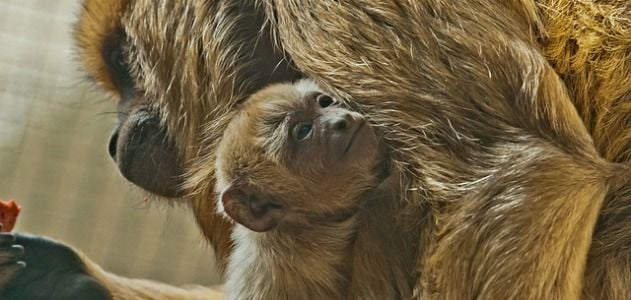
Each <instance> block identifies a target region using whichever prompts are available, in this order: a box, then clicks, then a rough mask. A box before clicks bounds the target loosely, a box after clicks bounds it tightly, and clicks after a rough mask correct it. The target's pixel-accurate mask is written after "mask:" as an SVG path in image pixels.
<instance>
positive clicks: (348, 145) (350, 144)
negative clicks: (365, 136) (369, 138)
mask: <svg viewBox="0 0 631 300" xmlns="http://www.w3.org/2000/svg"><path fill="white" fill-rule="evenodd" d="M358 123H359V124H358V125H357V127H356V128H355V131H353V133H352V134H351V137H350V138H349V139H348V142H347V143H346V147H345V148H344V152H343V155H346V153H348V151H349V150H350V149H351V147H353V143H354V142H355V140H356V138H357V136H358V135H359V134H360V133H361V130H362V129H363V128H364V126H365V125H366V120H361V121H359V122H358Z"/></svg>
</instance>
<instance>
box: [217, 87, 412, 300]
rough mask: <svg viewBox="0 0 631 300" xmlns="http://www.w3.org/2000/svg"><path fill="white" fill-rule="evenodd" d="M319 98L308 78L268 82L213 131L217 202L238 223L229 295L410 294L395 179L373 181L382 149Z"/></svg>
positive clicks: (351, 117) (355, 119)
mask: <svg viewBox="0 0 631 300" xmlns="http://www.w3.org/2000/svg"><path fill="white" fill-rule="evenodd" d="M326 97H328V96H326V95H324V94H322V91H321V89H320V88H318V87H317V86H315V85H314V84H313V83H311V82H310V81H307V80H302V81H299V82H298V83H296V84H293V85H292V84H280V85H273V86H271V87H269V88H266V89H264V90H262V91H260V92H258V93H256V94H254V95H253V96H252V97H250V98H249V99H248V100H247V102H246V104H245V105H244V107H242V108H241V109H240V111H239V113H238V114H237V115H236V116H235V117H234V118H233V120H232V121H231V122H230V124H229V125H228V128H227V129H226V131H225V133H224V136H223V137H222V139H221V143H220V144H219V148H218V150H217V167H216V172H217V178H218V183H217V192H218V193H219V195H220V196H219V198H220V199H221V201H220V202H219V205H220V209H221V210H222V211H225V212H226V214H227V215H228V216H230V217H231V218H232V219H234V220H235V222H237V223H239V224H240V225H238V226H237V227H236V228H235V232H234V233H233V238H234V240H235V249H234V251H233V254H232V255H231V257H230V264H229V266H228V270H227V282H226V293H227V296H228V298H229V299H250V300H253V299H408V298H410V296H411V291H412V289H411V284H412V282H411V280H410V279H411V277H410V276H409V274H411V272H412V266H413V265H414V263H413V262H414V259H413V256H412V255H411V254H412V252H414V251H413V249H414V248H415V247H414V246H412V245H408V244H407V243H406V240H407V239H406V236H407V235H406V234H404V232H403V230H402V228H400V227H398V226H397V225H398V223H397V222H396V214H397V212H398V209H396V208H395V207H397V206H398V205H397V204H398V201H393V199H392V195H394V194H390V193H389V192H390V191H391V189H392V188H393V187H392V186H393V185H394V184H393V183H391V182H388V181H386V182H387V183H382V184H381V186H378V183H380V182H382V180H383V178H384V176H385V175H386V174H381V173H382V172H383V167H380V166H382V162H383V161H384V160H385V154H380V152H379V150H380V147H381V145H380V143H379V141H378V140H377V138H376V135H375V133H374V130H373V129H372V127H371V126H370V125H369V124H367V123H366V120H365V118H364V117H363V116H361V115H360V114H358V113H356V112H351V111H349V110H348V109H346V108H343V107H341V105H340V104H339V103H335V102H333V101H329V100H330V99H331V98H326ZM322 99H325V100H322ZM321 103H323V104H321ZM340 124H342V125H343V126H338V125H340ZM305 125H306V126H307V127H302V126H305ZM305 128H309V131H308V132H309V133H308V134H307V133H304V134H303V137H302V138H298V137H297V136H296V135H297V132H298V130H300V129H305ZM303 132H307V131H303ZM340 154H341V155H340ZM272 204H273V206H272ZM253 205H254V208H252V206H253ZM241 225H243V226H241ZM270 225H271V226H272V227H270ZM251 229H252V230H255V231H258V232H255V231H252V230H251ZM314 245H316V247H317V249H314ZM406 254H408V255H406ZM252 270H256V272H252ZM376 274H380V275H379V276H375V275H376ZM375 279H376V280H375Z"/></svg>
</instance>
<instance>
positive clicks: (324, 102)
mask: <svg viewBox="0 0 631 300" xmlns="http://www.w3.org/2000/svg"><path fill="white" fill-rule="evenodd" d="M316 101H318V104H319V105H320V107H322V108H326V107H329V106H331V105H333V104H335V100H333V98H331V96H329V95H325V94H320V95H318V96H317V97H316Z"/></svg>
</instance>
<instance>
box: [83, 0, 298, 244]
mask: <svg viewBox="0 0 631 300" xmlns="http://www.w3.org/2000/svg"><path fill="white" fill-rule="evenodd" d="M251 2H253V1H237V0H229V1H217V0H208V1H189V0H186V1H182V0H163V1H153V0H151V1H150V0H147V1H144V0H136V1H127V0H86V1H85V2H84V6H83V10H82V12H81V15H80V19H79V21H78V23H77V26H76V41H77V45H78V50H79V56H80V59H81V62H82V64H83V65H84V67H85V68H86V69H87V71H88V74H89V75H90V77H91V78H93V79H94V81H95V82H96V83H97V84H98V85H99V86H101V87H102V88H104V89H105V90H106V91H107V92H108V93H109V94H110V95H111V96H112V98H114V99H115V101H116V102H117V105H118V113H119V114H118V115H119V117H118V120H119V122H118V125H117V126H116V128H114V131H113V134H112V136H111V139H110V141H109V145H108V150H109V153H110V155H111V156H112V158H113V159H114V161H115V162H116V164H117V165H118V167H119V169H120V171H121V174H122V175H123V176H124V177H125V178H127V179H128V180H129V181H131V182H133V183H134V184H136V185H138V186H139V187H141V188H143V189H144V190H146V191H148V192H150V193H152V194H156V195H159V196H164V197H167V198H178V197H182V198H184V199H190V200H191V204H192V206H193V210H194V212H195V214H196V216H197V220H198V223H199V224H200V226H201V227H202V230H203V231H204V233H205V234H206V235H207V237H208V238H209V239H210V240H211V241H212V242H213V244H214V246H215V247H219V249H218V250H220V251H219V254H220V255H222V254H223V253H222V252H223V250H225V247H224V246H223V245H222V244H225V243H227V235H226V233H227V231H228V230H227V228H228V224H226V223H224V221H223V220H222V219H221V218H219V217H215V216H213V210H214V205H213V204H212V203H214V202H213V201H214V199H203V198H202V197H195V195H191V194H193V191H194V190H195V189H196V188H199V187H198V185H200V184H202V185H208V186H210V187H212V186H213V185H214V183H213V182H208V181H209V180H210V181H212V180H213V179H212V178H211V179H208V177H205V178H203V179H201V178H195V176H194V175H192V174H194V173H195V172H194V171H195V169H198V168H200V165H202V166H201V167H203V163H204V162H203V161H202V159H201V157H205V159H206V160H208V159H212V156H213V153H214V148H215V144H216V142H217V141H216V139H217V138H219V137H220V136H221V134H222V133H223V128H224V126H225V125H226V124H227V120H228V119H229V117H230V113H231V111H232V107H233V105H234V104H236V103H238V102H239V101H242V100H243V99H245V98H246V97H247V96H248V95H250V94H251V93H252V92H254V91H256V90H258V89H260V88H261V87H263V86H265V85H267V84H269V83H272V82H279V81H286V80H291V79H294V78H296V77H297V73H296V72H295V71H292V70H291V67H290V63H289V62H287V61H286V60H284V58H283V55H282V54H281V53H280V52H279V51H276V50H275V49H274V47H273V45H272V43H271V38H270V36H269V35H268V33H267V32H266V30H262V28H263V27H264V26H263V23H264V18H263V15H262V13H260V12H257V10H256V8H255V7H254V4H252V3H251ZM202 132H205V134H204V136H203V137H202V135H201V133H202ZM210 166H213V164H209V165H208V167H210Z"/></svg>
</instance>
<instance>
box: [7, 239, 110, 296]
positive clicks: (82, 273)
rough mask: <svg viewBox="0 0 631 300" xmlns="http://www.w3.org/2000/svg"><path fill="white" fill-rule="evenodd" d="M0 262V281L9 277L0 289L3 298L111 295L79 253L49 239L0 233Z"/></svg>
mask: <svg viewBox="0 0 631 300" xmlns="http://www.w3.org/2000/svg"><path fill="white" fill-rule="evenodd" d="M22 253H23V255H22ZM20 256H21V257H20ZM0 263H2V267H1V269H0V283H2V282H6V281H7V280H10V281H8V283H7V285H6V286H4V287H3V288H2V290H1V291H0V298H1V299H7V300H15V299H32V300H38V299H94V300H100V299H111V298H112V297H111V295H110V294H109V292H108V291H107V289H106V288H105V287H104V286H103V284H101V282H100V281H99V280H97V279H96V278H95V277H93V276H92V275H91V274H90V273H89V271H88V269H87V268H86V265H85V264H84V263H83V262H82V260H81V259H80V256H79V254H78V253H77V252H75V251H74V250H73V249H72V248H70V247H69V246H67V245H64V244H61V243H58V242H55V241H53V240H50V239H47V238H43V237H38V236H33V235H26V234H20V233H16V234H11V233H2V234H0Z"/></svg>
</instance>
